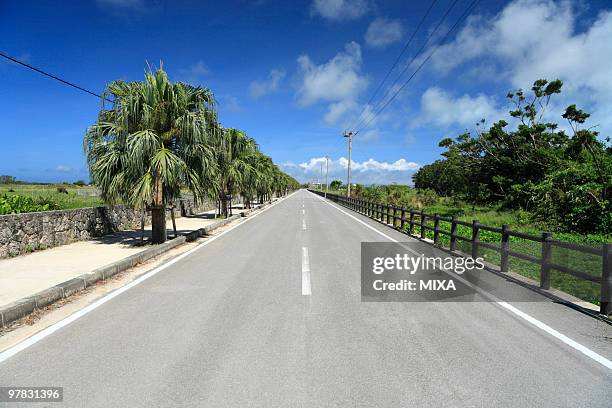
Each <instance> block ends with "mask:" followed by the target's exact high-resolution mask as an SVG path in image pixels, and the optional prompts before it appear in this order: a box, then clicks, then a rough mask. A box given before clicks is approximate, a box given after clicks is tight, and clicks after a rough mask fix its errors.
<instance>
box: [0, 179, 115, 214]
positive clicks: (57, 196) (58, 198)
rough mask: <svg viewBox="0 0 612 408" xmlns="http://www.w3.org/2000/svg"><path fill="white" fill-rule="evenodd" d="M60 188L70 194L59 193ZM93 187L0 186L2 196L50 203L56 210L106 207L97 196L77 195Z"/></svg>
mask: <svg viewBox="0 0 612 408" xmlns="http://www.w3.org/2000/svg"><path fill="white" fill-rule="evenodd" d="M58 187H64V188H65V189H66V191H67V192H68V194H65V193H60V192H58V191H57V188H58ZM92 189H93V188H92V187H76V186H72V185H63V184H57V185H55V184H40V185H38V184H27V185H22V184H2V185H0V195H7V196H13V195H19V196H22V197H28V198H31V199H33V200H34V201H37V202H38V201H41V202H49V203H52V204H53V205H52V206H51V207H52V208H55V209H62V210H63V209H72V208H85V207H96V206H100V205H104V202H103V201H102V199H101V198H100V197H96V196H81V195H78V194H77V191H78V190H92Z"/></svg>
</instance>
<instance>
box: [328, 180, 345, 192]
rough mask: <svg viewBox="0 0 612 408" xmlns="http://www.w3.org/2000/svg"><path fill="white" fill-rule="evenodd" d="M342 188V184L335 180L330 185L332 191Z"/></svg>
mask: <svg viewBox="0 0 612 408" xmlns="http://www.w3.org/2000/svg"><path fill="white" fill-rule="evenodd" d="M340 187H342V182H341V181H340V180H334V181H332V182H331V183H329V189H330V190H332V191H335V190H339V189H340Z"/></svg>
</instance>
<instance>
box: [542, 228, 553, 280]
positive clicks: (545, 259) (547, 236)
mask: <svg viewBox="0 0 612 408" xmlns="http://www.w3.org/2000/svg"><path fill="white" fill-rule="evenodd" d="M551 240H552V234H551V233H550V232H543V233H542V263H541V264H540V287H541V288H542V289H550V261H551V259H552V245H551V244H550V241H551Z"/></svg>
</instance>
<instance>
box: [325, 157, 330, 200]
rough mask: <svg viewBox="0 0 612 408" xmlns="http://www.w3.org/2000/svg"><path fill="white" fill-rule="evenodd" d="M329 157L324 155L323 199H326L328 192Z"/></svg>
mask: <svg viewBox="0 0 612 408" xmlns="http://www.w3.org/2000/svg"><path fill="white" fill-rule="evenodd" d="M328 175H329V156H328V155H325V198H327V192H328V190H329V179H328Z"/></svg>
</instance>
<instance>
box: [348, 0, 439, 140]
mask: <svg viewBox="0 0 612 408" xmlns="http://www.w3.org/2000/svg"><path fill="white" fill-rule="evenodd" d="M437 1H438V0H433V1H432V2H431V4H430V6H429V8H428V9H427V11H426V12H425V14H424V15H423V17H422V18H421V21H419V24H418V25H417V27H416V28H415V29H414V31H413V32H412V35H411V36H410V38H409V39H408V41H407V42H406V44H405V45H404V48H403V49H402V51H401V52H400V53H399V55H398V56H397V58H396V59H395V62H393V65H391V68H390V69H389V70H388V71H387V73H386V75H385V77H384V78H383V79H382V81H381V82H380V84H378V87H377V88H376V90H375V91H374V93H373V94H372V96H371V97H370V99H369V100H368V103H366V104H365V105H363V108H362V109H361V112H359V115H358V116H357V118H356V119H355V122H353V124H359V123H360V122H361V121H360V119H361V115H363V113H364V112H365V110H366V108H367V106H368V105H370V104H371V103H372V101H373V100H374V97H376V95H377V94H378V91H380V89H381V88H382V87H383V85H384V84H385V82H386V81H387V79H388V78H389V75H391V72H393V70H394V69H395V67H396V66H397V64H398V63H399V61H400V60H401V58H402V56H403V55H404V53H405V52H406V51H407V50H408V47H410V44H411V43H412V40H413V39H414V37H415V36H416V34H417V32H418V31H419V30H420V29H421V26H422V25H423V23H424V22H425V20H426V19H427V16H429V12H430V11H431V9H432V8H433V7H434V5H435V4H436V2H437ZM351 127H352V126H351ZM351 127H349V128H351Z"/></svg>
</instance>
